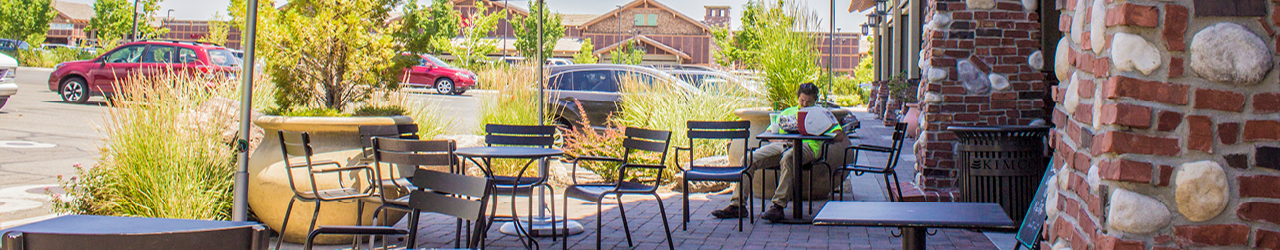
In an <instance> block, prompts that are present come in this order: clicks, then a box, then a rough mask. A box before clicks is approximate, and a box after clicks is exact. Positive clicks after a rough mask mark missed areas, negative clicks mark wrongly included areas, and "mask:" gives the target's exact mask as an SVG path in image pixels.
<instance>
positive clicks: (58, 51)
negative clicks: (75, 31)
mask: <svg viewBox="0 0 1280 250" xmlns="http://www.w3.org/2000/svg"><path fill="white" fill-rule="evenodd" d="M14 52H16V53H14V55H15V56H14V58H15V59H18V64H20V65H22V66H26V67H41V68H53V66H56V65H58V64H59V63H64V62H70V61H79V60H89V59H93V58H94V57H96V56H98V55H96V54H94V53H89V52H85V51H83V50H79V49H73V48H53V49H48V50H41V49H26V50H15V51H14Z"/></svg>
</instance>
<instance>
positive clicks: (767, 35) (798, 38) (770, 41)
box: [756, 1, 826, 110]
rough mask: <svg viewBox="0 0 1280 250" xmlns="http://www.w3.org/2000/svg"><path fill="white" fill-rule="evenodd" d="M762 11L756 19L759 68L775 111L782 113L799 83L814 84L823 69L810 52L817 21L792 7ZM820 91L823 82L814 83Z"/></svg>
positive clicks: (779, 4) (778, 5)
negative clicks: (758, 39) (809, 31)
mask: <svg viewBox="0 0 1280 250" xmlns="http://www.w3.org/2000/svg"><path fill="white" fill-rule="evenodd" d="M760 8H763V10H765V11H764V12H763V13H762V16H761V17H762V18H760V19H757V25H758V26H756V27H758V31H759V35H760V41H762V42H763V44H762V45H761V51H760V52H761V53H760V56H759V60H760V68H761V69H762V71H764V78H765V89H766V93H767V97H768V100H769V104H770V105H771V106H772V107H773V109H774V110H783V109H786V108H787V107H790V106H791V105H795V104H796V103H797V102H796V88H797V87H798V86H799V85H800V84H801V83H806V82H815V80H818V79H819V75H820V74H821V72H822V68H821V67H819V66H818V56H819V53H818V51H817V50H816V49H814V48H813V40H814V39H815V37H814V35H813V33H807V32H802V31H803V30H817V26H818V25H817V24H818V23H817V19H816V18H813V17H814V15H813V14H812V13H808V10H807V9H805V8H804V7H802V6H799V5H796V4H795V3H783V2H782V1H778V2H777V3H775V4H762V6H760ZM815 84H818V85H819V87H821V85H825V84H826V83H825V82H815Z"/></svg>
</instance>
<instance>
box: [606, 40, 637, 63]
mask: <svg viewBox="0 0 1280 250" xmlns="http://www.w3.org/2000/svg"><path fill="white" fill-rule="evenodd" d="M643 61H644V47H641V46H636V40H631V41H627V44H625V45H622V47H621V48H616V49H614V50H613V51H609V62H610V63H613V64H630V65H639V64H640V62H643Z"/></svg>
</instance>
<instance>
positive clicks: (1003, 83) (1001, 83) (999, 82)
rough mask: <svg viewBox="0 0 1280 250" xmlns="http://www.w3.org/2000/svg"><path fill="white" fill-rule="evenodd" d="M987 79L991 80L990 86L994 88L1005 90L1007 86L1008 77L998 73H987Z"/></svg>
mask: <svg viewBox="0 0 1280 250" xmlns="http://www.w3.org/2000/svg"><path fill="white" fill-rule="evenodd" d="M987 80H991V88H994V89H995V90H1005V89H1008V88H1009V78H1006V77H1004V76H1002V75H1000V74H990V75H987Z"/></svg>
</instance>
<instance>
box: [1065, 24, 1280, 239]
mask: <svg viewBox="0 0 1280 250" xmlns="http://www.w3.org/2000/svg"><path fill="white" fill-rule="evenodd" d="M1061 10H1062V17H1061V19H1060V20H1062V25H1061V27H1060V29H1061V30H1063V31H1064V32H1067V36H1068V37H1067V38H1064V39H1063V40H1062V41H1061V43H1062V44H1061V45H1060V46H1059V47H1058V48H1059V50H1060V51H1056V52H1057V54H1058V55H1067V56H1065V57H1062V58H1059V60H1058V61H1057V62H1054V63H1055V64H1056V65H1057V69H1058V72H1056V77H1058V78H1059V79H1062V84H1060V85H1059V86H1058V87H1057V88H1055V89H1053V99H1054V100H1055V101H1057V102H1058V105H1057V106H1056V107H1054V109H1053V114H1052V117H1053V123H1055V124H1056V125H1057V128H1055V129H1054V130H1053V131H1052V133H1051V135H1050V137H1051V141H1052V143H1053V146H1054V148H1055V149H1056V151H1055V153H1054V157H1055V160H1054V162H1053V166H1054V168H1055V171H1056V172H1057V173H1056V174H1057V176H1056V179H1055V181H1054V182H1052V184H1051V188H1050V189H1049V190H1050V191H1049V192H1048V195H1049V198H1048V200H1047V205H1046V209H1047V211H1048V214H1049V215H1050V217H1049V218H1048V221H1047V223H1046V226H1045V232H1044V233H1045V236H1046V237H1045V239H1046V240H1047V242H1046V244H1045V245H1050V246H1054V247H1055V249H1056V247H1070V248H1071V249H1121V248H1123V249H1185V248H1202V247H1227V248H1231V249H1250V248H1263V249H1277V248H1280V83H1277V76H1276V73H1275V70H1273V67H1274V65H1275V62H1276V42H1277V39H1276V35H1277V34H1276V32H1275V30H1276V28H1277V27H1278V26H1280V16H1277V15H1276V14H1277V13H1280V7H1278V5H1277V2H1276V1H1266V0H1240V1H1221V0H1161V1H1114V0H1068V1H1066V2H1064V4H1063V8H1061ZM1192 10H1195V12H1192ZM1268 10H1277V11H1268ZM1269 12H1270V13H1269ZM1193 13H1194V14H1195V15H1192V14H1193ZM1268 15H1270V16H1268Z"/></svg>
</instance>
